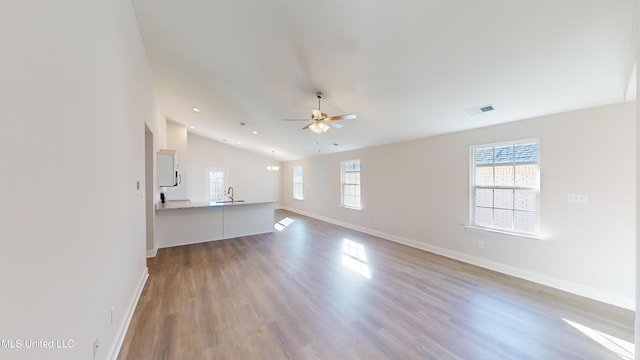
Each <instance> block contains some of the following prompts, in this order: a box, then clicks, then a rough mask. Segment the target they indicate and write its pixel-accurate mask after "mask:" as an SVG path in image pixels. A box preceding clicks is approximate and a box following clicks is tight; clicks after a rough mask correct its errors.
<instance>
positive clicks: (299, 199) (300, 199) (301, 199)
mask: <svg viewBox="0 0 640 360" xmlns="http://www.w3.org/2000/svg"><path fill="white" fill-rule="evenodd" d="M293 200H298V201H303V200H304V198H293Z"/></svg>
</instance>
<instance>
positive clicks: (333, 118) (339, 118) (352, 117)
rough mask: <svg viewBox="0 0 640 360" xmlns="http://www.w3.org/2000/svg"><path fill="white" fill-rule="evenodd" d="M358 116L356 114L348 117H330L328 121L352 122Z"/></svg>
mask: <svg viewBox="0 0 640 360" xmlns="http://www.w3.org/2000/svg"><path fill="white" fill-rule="evenodd" d="M355 118H356V115H355V114H346V115H336V116H329V117H328V118H327V120H331V121H336V120H352V119H355Z"/></svg>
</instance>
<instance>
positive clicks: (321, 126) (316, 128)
mask: <svg viewBox="0 0 640 360" xmlns="http://www.w3.org/2000/svg"><path fill="white" fill-rule="evenodd" d="M329 129H331V127H330V126H329V125H327V124H325V123H324V122H322V121H316V122H314V123H313V124H311V126H309V130H311V131H313V132H314V133H316V134H322V133H326V132H327V131H328V130H329Z"/></svg>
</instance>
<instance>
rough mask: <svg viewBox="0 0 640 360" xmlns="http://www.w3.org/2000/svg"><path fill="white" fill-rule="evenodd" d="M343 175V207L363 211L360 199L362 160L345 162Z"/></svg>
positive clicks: (342, 165) (343, 163)
mask: <svg viewBox="0 0 640 360" xmlns="http://www.w3.org/2000/svg"><path fill="white" fill-rule="evenodd" d="M340 164H341V170H342V171H341V173H342V176H341V178H342V187H341V188H342V204H341V205H342V206H344V207H346V208H351V209H361V208H362V204H361V201H360V200H361V199H360V160H348V161H343V162H341V163H340Z"/></svg>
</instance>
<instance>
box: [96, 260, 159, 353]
mask: <svg viewBox="0 0 640 360" xmlns="http://www.w3.org/2000/svg"><path fill="white" fill-rule="evenodd" d="M148 278H149V269H147V267H146V266H145V267H144V271H143V272H142V276H141V277H140V281H139V282H138V286H137V287H136V290H135V292H134V294H133V296H132V298H131V301H130V302H129V307H128V309H127V313H126V315H125V317H124V321H123V322H122V323H121V324H120V327H119V328H118V332H117V333H116V339H115V341H114V343H113V345H112V346H111V349H110V351H109V354H108V355H107V357H106V358H107V359H111V360H117V358H118V355H119V354H120V348H122V343H124V338H125V336H127V330H128V329H129V324H130V323H131V318H133V312H134V311H135V310H136V306H137V305H138V300H140V295H142V289H144V284H145V283H146V282H147V279H148Z"/></svg>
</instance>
